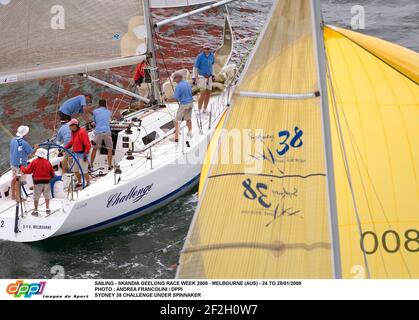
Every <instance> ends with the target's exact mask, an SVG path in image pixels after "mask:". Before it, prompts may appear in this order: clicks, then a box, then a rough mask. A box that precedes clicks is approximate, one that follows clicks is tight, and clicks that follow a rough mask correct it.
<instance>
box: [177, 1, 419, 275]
mask: <svg viewBox="0 0 419 320" xmlns="http://www.w3.org/2000/svg"><path fill="white" fill-rule="evenodd" d="M311 20H312V13H311V8H310V1H304V0H301V1H276V2H275V5H274V8H273V11H272V17H271V19H270V21H269V23H268V25H267V27H266V30H265V32H264V33H263V36H262V38H261V40H260V43H259V45H258V48H257V50H256V52H255V54H254V57H253V58H252V59H251V61H250V63H249V64H248V67H247V69H246V70H245V77H244V78H243V80H242V81H241V83H240V85H239V87H238V88H237V90H236V93H235V96H234V100H233V106H232V108H231V110H230V112H229V114H228V115H227V117H226V121H225V129H227V130H228V131H227V133H231V132H232V131H234V130H244V129H252V130H257V129H263V133H260V132H259V133H256V132H253V131H252V132H250V133H249V132H247V133H246V134H244V135H242V137H243V144H246V143H247V144H249V145H250V146H251V147H252V148H253V149H252V152H248V153H246V152H245V153H244V154H243V159H242V160H243V161H242V163H241V164H235V165H232V164H229V165H227V164H212V165H211V166H209V168H208V174H206V176H207V178H206V179H205V180H204V181H205V182H204V186H203V189H202V190H203V191H202V195H201V202H200V205H199V208H198V210H197V213H196V215H195V218H194V221H193V224H192V227H191V230H190V233H189V236H188V239H187V242H186V244H185V247H184V250H183V252H182V255H181V261H180V267H179V270H178V277H180V278H232V279H234V278H246V279H247V278H257V279H260V278H332V277H333V273H332V270H331V269H332V267H331V266H332V259H331V254H332V252H331V249H330V238H329V217H328V206H327V203H328V201H329V199H328V194H327V190H326V189H327V188H326V177H325V171H326V170H325V167H326V165H325V160H324V141H323V137H322V129H323V128H322V119H321V106H320V100H319V98H306V99H286V98H284V97H286V96H284V97H283V99H282V100H281V99H278V98H275V97H274V95H272V94H266V93H278V94H284V93H288V94H294V95H295V94H304V93H310V92H316V91H318V90H319V85H318V83H317V70H316V67H315V54H314V48H313V33H312V25H311ZM324 38H325V46H326V52H327V61H326V64H327V66H328V68H327V69H328V75H327V78H328V79H327V80H328V87H329V104H330V106H329V108H330V114H331V115H330V116H331V119H330V120H331V123H332V128H331V130H332V132H331V134H332V141H333V157H334V169H335V170H334V174H335V183H336V194H337V199H336V200H337V210H338V217H339V235H340V251H341V256H340V259H341V264H342V273H343V277H344V278H347V279H352V278H367V277H368V276H370V277H371V278H375V279H382V278H390V279H399V278H407V279H409V278H419V86H418V79H419V55H418V54H417V53H414V52H412V51H410V50H407V49H404V48H401V47H399V46H396V45H393V44H390V43H388V42H385V41H382V40H379V39H376V38H372V37H369V36H364V35H361V34H358V33H354V32H351V31H347V30H343V29H338V28H331V27H325V29H324ZM244 92H247V93H249V92H250V93H253V96H254V97H253V98H251V97H249V94H243V93H244ZM264 94H265V98H264V99H262V98H261V97H262V96H263V95H264ZM227 133H223V134H221V138H220V140H219V141H216V143H217V142H218V145H219V148H218V151H219V153H221V154H223V155H226V154H227V155H229V156H230V158H233V157H234V155H233V151H232V150H231V142H230V141H229V140H228V139H227V138H226V135H227ZM246 137H247V139H246ZM217 139H218V138H217ZM261 141H262V145H263V147H262V151H260V150H259V151H256V149H257V147H258V143H260V142H261ZM212 143H213V144H214V141H213V142H212ZM284 151H286V152H285V153H284ZM249 155H250V158H249ZM213 158H215V156H213ZM252 160H253V162H252ZM213 161H214V159H213ZM258 161H259V162H260V161H261V162H263V167H262V168H259V169H260V171H257V170H256V171H254V172H252V170H251V169H249V168H248V166H249V165H250V164H253V165H257V164H260V163H259V162H258Z"/></svg>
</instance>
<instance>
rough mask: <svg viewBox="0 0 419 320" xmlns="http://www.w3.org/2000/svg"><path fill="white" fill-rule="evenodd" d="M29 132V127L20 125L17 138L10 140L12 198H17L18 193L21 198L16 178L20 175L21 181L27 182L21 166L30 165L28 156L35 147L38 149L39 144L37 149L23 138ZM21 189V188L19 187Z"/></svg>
mask: <svg viewBox="0 0 419 320" xmlns="http://www.w3.org/2000/svg"><path fill="white" fill-rule="evenodd" d="M28 133H29V127H27V126H20V127H19V128H18V130H17V133H16V138H13V139H12V140H11V141H10V167H11V170H12V175H13V179H12V185H11V187H12V199H13V200H16V195H17V196H18V198H19V199H20V190H16V189H17V188H16V187H17V186H16V181H17V180H16V178H17V177H18V175H20V176H21V182H22V183H25V182H26V177H25V176H23V175H22V171H21V170H20V166H25V167H26V166H27V165H28V158H29V156H31V155H32V154H33V153H34V152H35V149H38V146H37V145H35V149H34V148H32V147H31V146H30V144H29V143H27V142H26V141H25V139H23V138H24V137H25V136H26V135H27V134H28ZM18 189H20V188H18Z"/></svg>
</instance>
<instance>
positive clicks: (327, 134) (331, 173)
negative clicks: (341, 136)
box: [312, 0, 342, 279]
mask: <svg viewBox="0 0 419 320" xmlns="http://www.w3.org/2000/svg"><path fill="white" fill-rule="evenodd" d="M312 11H313V26H314V29H313V30H314V33H315V49H316V52H317V57H316V58H317V65H318V77H319V86H320V92H321V104H322V118H323V135H324V143H325V153H326V171H327V189H328V195H329V199H328V200H329V201H328V202H329V203H328V204H329V219H330V221H329V223H330V233H331V242H332V259H333V271H334V277H335V279H342V263H341V255H340V239H339V223H338V212H337V203H336V184H335V170H334V164H333V146H332V132H331V123H330V109H329V95H328V90H327V81H326V79H327V78H326V50H325V44H324V38H323V19H322V11H321V4H320V0H312Z"/></svg>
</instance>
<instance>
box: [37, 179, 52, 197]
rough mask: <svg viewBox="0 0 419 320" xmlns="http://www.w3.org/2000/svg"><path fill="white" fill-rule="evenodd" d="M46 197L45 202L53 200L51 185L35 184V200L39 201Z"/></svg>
mask: <svg viewBox="0 0 419 320" xmlns="http://www.w3.org/2000/svg"><path fill="white" fill-rule="evenodd" d="M42 195H44V198H45V200H51V199H52V194H51V185H50V184H49V183H45V184H35V185H34V187H33V199H34V200H35V201H39V199H41V196H42Z"/></svg>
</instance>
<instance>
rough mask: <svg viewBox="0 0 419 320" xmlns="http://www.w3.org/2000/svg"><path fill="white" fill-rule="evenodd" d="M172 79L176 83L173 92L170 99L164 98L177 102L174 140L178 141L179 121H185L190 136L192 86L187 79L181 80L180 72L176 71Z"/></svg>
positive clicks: (192, 106)
mask: <svg viewBox="0 0 419 320" xmlns="http://www.w3.org/2000/svg"><path fill="white" fill-rule="evenodd" d="M173 81H174V82H176V83H177V86H176V89H175V93H174V95H173V98H172V99H166V101H167V102H178V103H179V109H178V112H177V114H176V124H175V125H176V133H175V142H176V143H177V142H179V123H180V122H182V121H184V120H185V121H186V123H187V126H188V129H189V132H188V137H192V111H193V108H194V105H193V96H192V87H191V85H190V84H189V82H188V81H186V80H183V74H182V72H179V71H178V72H176V73H175V74H174V75H173Z"/></svg>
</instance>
